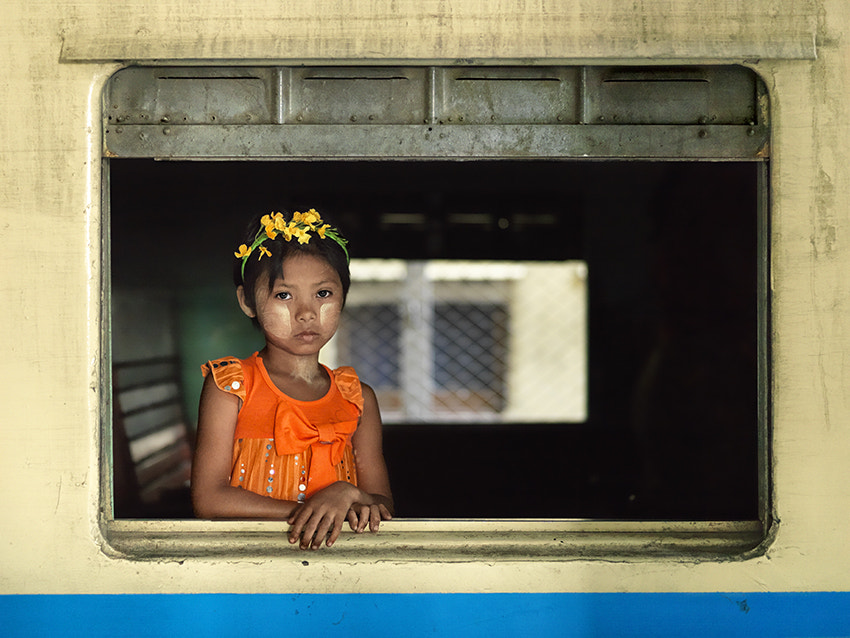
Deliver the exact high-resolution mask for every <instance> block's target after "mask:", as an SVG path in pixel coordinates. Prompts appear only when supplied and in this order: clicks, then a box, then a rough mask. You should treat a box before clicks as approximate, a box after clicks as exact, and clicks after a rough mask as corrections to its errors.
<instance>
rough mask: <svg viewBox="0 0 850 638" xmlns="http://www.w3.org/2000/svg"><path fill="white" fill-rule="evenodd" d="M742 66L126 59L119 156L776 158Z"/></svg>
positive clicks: (113, 90) (113, 126)
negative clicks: (150, 63)
mask: <svg viewBox="0 0 850 638" xmlns="http://www.w3.org/2000/svg"><path fill="white" fill-rule="evenodd" d="M758 85H759V82H758V80H757V78H756V76H755V74H753V73H752V72H751V71H749V70H748V69H745V68H743V67H688V68H678V69H677V68H666V69H652V68H637V69H633V68H611V67H588V68H585V67H540V68H533V67H532V68H523V67H488V68H480V69H479V68H471V69H470V68H466V67H448V68H440V67H404V68H390V67H357V68H348V67H340V68H333V67H321V68H288V67H280V68H273V67H266V68H263V67H259V68H249V67H246V68H241V67H230V68H228V67H223V68H209V69H207V68H192V67H189V68H137V67H136V68H128V69H125V70H123V71H120V72H119V73H117V74H116V75H115V76H114V77H113V78H112V80H111V82H110V83H109V86H108V87H107V91H106V95H105V104H104V112H105V114H104V142H105V149H106V151H105V152H106V155H107V156H109V157H159V158H192V157H199V158H209V157H238V158H249V157H258V158H284V159H286V158H305V157H307V158H309V157H333V158H398V159H402V158H417V159H427V158H446V157H451V158H474V157H478V158H557V157H564V158H570V157H596V158H606V157H620V158H686V159H764V158H765V157H766V156H767V154H768V146H767V135H768V128H767V122H766V121H765V119H766V118H765V117H764V115H763V114H762V113H761V112H760V111H759V109H758V103H757V97H758V95H759V87H758Z"/></svg>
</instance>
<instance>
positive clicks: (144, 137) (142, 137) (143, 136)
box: [139, 133, 148, 141]
mask: <svg viewBox="0 0 850 638" xmlns="http://www.w3.org/2000/svg"><path fill="white" fill-rule="evenodd" d="M139 139H140V140H142V141H144V140H146V139H148V134H147V133H139Z"/></svg>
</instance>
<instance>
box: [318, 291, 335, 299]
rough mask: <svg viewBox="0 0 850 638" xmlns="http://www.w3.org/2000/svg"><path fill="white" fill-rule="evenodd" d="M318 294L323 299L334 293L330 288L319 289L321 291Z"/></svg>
mask: <svg viewBox="0 0 850 638" xmlns="http://www.w3.org/2000/svg"><path fill="white" fill-rule="evenodd" d="M316 294H317V295H318V296H319V298H321V299H327V298H328V297H330V296H331V295H332V294H333V293H332V292H331V291H330V290H320V291H319V292H317V293H316Z"/></svg>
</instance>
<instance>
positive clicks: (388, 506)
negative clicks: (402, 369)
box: [349, 383, 394, 532]
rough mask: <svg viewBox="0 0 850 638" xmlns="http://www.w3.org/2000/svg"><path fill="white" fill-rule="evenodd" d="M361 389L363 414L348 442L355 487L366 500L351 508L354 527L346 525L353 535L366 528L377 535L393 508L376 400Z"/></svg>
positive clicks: (390, 516) (366, 389) (372, 392)
mask: <svg viewBox="0 0 850 638" xmlns="http://www.w3.org/2000/svg"><path fill="white" fill-rule="evenodd" d="M362 388H363V414H362V415H361V416H360V424H359V425H358V426H357V430H356V431H355V432H354V435H353V436H352V438H351V445H352V447H353V448H354V461H355V463H356V465H357V485H358V486H359V487H360V489H361V490H362V491H363V492H365V493H366V495H367V497H368V498H367V499H365V500H363V501H359V502H358V503H357V504H356V506H355V507H354V508H352V509H353V513H354V517H355V520H356V523H355V521H353V520H352V519H351V517H349V522H350V523H351V528H352V529H354V530H355V531H357V532H362V531H363V530H364V529H365V528H366V525H367V524H368V525H369V529H370V530H371V531H373V532H377V531H378V525H379V524H380V522H381V521H382V520H389V519H391V518H392V515H393V514H394V504H393V495H392V491H391V490H390V479H389V475H388V473H387V464H386V462H385V461H384V448H383V428H382V424H381V411H380V409H379V408H378V399H377V397H376V396H375V392H374V390H372V388H371V387H369V386H368V385H366V384H365V383H364V384H362ZM358 506H359V507H358Z"/></svg>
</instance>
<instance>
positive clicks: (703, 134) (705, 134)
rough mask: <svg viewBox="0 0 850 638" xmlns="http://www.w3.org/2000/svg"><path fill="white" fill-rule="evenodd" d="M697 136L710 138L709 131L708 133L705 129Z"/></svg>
mask: <svg viewBox="0 0 850 638" xmlns="http://www.w3.org/2000/svg"><path fill="white" fill-rule="evenodd" d="M697 135H699V136H700V137H707V136H708V131H706V130H705V129H702V128H701V129H700V130H699V133H697Z"/></svg>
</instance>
